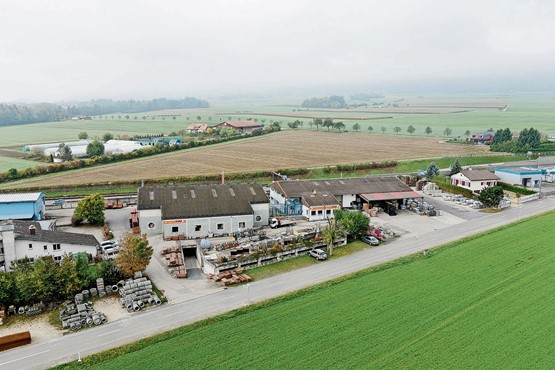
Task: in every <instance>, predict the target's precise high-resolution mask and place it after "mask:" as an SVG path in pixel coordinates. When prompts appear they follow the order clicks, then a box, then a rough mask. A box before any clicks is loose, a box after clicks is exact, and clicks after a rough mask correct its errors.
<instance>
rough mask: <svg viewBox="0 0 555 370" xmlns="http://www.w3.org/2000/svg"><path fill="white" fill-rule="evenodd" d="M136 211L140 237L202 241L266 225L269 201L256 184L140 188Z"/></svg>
mask: <svg viewBox="0 0 555 370" xmlns="http://www.w3.org/2000/svg"><path fill="white" fill-rule="evenodd" d="M137 210H138V212H139V227H140V229H141V232H143V233H147V234H163V236H164V238H165V239H185V238H203V237H207V236H214V235H224V234H229V233H233V232H235V231H238V230H240V229H249V228H253V227H259V226H264V225H267V224H268V218H269V201H268V197H267V196H266V194H265V192H264V190H263V189H262V187H261V186H260V185H256V184H234V185H227V184H226V185H191V186H170V187H141V188H139V191H138V204H137Z"/></svg>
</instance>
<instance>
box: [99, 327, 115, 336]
mask: <svg viewBox="0 0 555 370" xmlns="http://www.w3.org/2000/svg"><path fill="white" fill-rule="evenodd" d="M116 331H120V329H117V330H112V331H109V332H107V333H104V334H98V335H97V337H103V336H105V335H108V334H112V333H115V332H116Z"/></svg>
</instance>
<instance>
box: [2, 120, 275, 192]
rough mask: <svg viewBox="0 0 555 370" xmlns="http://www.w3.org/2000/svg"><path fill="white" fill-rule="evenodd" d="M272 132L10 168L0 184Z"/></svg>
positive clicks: (260, 130)
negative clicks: (24, 167)
mask: <svg viewBox="0 0 555 370" xmlns="http://www.w3.org/2000/svg"><path fill="white" fill-rule="evenodd" d="M274 131H277V129H276V128H275V127H274V126H268V127H266V128H264V129H256V130H253V131H252V132H251V133H248V134H241V135H233V136H227V137H217V138H209V139H206V140H203V141H188V142H185V143H183V144H179V145H165V144H157V145H153V146H148V147H145V148H143V149H139V150H134V151H132V152H129V153H117V154H111V155H103V156H97V157H92V158H88V159H74V160H72V161H68V162H62V163H55V164H50V165H47V166H45V165H42V166H35V167H29V168H26V169H24V170H22V171H18V170H17V169H15V168H12V169H10V170H8V171H6V172H4V173H0V183H1V182H6V181H14V180H19V179H24V178H32V177H36V176H41V175H46V174H50V173H57V172H64V171H70V170H75V169H79V168H84V167H93V166H97V165H101V164H107V163H115V162H121V161H126V160H130V159H136V158H142V157H149V156H152V155H156V154H161V153H167V152H172V151H177V150H184V149H190V148H195V147H201V146H206V145H213V144H219V143H224V142H227V141H232V140H238V139H243V138H248V137H252V136H259V135H264V134H267V133H271V132H274Z"/></svg>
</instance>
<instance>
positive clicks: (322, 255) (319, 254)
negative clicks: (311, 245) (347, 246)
mask: <svg viewBox="0 0 555 370" xmlns="http://www.w3.org/2000/svg"><path fill="white" fill-rule="evenodd" d="M308 254H310V255H311V256H312V257H314V258H316V259H317V260H320V261H323V260H325V259H326V258H328V255H327V254H326V252H324V251H323V250H321V249H313V250H311V251H310V252H308Z"/></svg>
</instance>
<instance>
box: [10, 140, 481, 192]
mask: <svg viewBox="0 0 555 370" xmlns="http://www.w3.org/2000/svg"><path fill="white" fill-rule="evenodd" d="M487 149H489V148H488V147H485V146H481V147H479V146H470V145H455V144H446V143H443V142H441V141H440V140H438V139H437V138H433V139H432V138H429V139H428V138H412V137H407V136H392V135H381V134H373V135H370V134H362V133H359V134H356V133H337V132H314V131H312V132H310V131H285V132H281V133H279V134H274V135H269V136H262V137H256V138H253V139H247V140H243V141H240V142H230V143H226V144H221V145H216V146H212V147H206V148H199V149H197V150H187V151H180V152H175V153H171V154H169V155H163V156H157V157H150V158H145V159H140V160H135V161H130V162H120V163H115V164H112V165H106V166H102V167H94V168H89V169H84V170H78V171H73V172H66V173H62V174H60V175H58V176H52V177H49V178H43V179H37V180H35V181H30V182H26V183H24V184H21V185H19V186H20V187H23V186H24V187H27V186H48V185H54V184H68V185H70V184H84V183H85V184H86V183H94V182H108V181H118V180H140V179H152V178H165V177H176V176H194V175H204V174H219V173H221V172H222V171H225V173H233V172H251V171H264V170H277V169H283V168H304V167H309V168H311V167H323V166H326V165H335V164H346V163H364V162H371V161H387V160H403V159H417V158H432V157H444V156H454V155H461V156H462V155H469V154H479V153H484V152H485V151H486V150H487ZM11 187H15V186H11Z"/></svg>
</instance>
